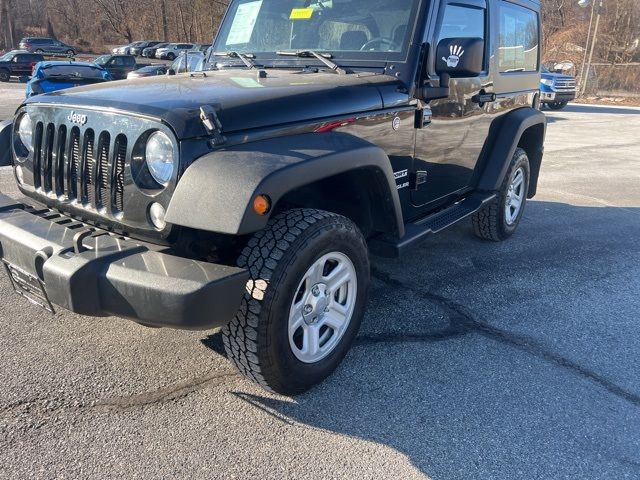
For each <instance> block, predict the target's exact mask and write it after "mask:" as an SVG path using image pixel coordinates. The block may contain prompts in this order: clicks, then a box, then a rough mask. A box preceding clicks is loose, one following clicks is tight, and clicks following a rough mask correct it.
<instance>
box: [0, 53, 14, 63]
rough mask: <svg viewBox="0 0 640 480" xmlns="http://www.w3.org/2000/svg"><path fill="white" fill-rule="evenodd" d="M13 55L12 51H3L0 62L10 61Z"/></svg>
mask: <svg viewBox="0 0 640 480" xmlns="http://www.w3.org/2000/svg"><path fill="white" fill-rule="evenodd" d="M15 56H16V54H15V53H13V52H9V53H5V54H4V55H2V56H1V57H0V62H10V61H11V60H13V57H15Z"/></svg>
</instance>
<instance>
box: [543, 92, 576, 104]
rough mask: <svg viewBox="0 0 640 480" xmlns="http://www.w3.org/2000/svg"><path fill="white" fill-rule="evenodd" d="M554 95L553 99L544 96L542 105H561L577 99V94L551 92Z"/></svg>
mask: <svg viewBox="0 0 640 480" xmlns="http://www.w3.org/2000/svg"><path fill="white" fill-rule="evenodd" d="M551 93H554V94H555V95H553V98H548V95H549V94H548V93H547V94H542V95H541V97H540V100H541V102H542V103H560V102H571V101H573V100H575V99H576V92H551Z"/></svg>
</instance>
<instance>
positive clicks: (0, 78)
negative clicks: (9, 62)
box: [0, 68, 11, 82]
mask: <svg viewBox="0 0 640 480" xmlns="http://www.w3.org/2000/svg"><path fill="white" fill-rule="evenodd" d="M10 80H11V72H9V70H6V69H4V68H3V69H0V82H8V81H10Z"/></svg>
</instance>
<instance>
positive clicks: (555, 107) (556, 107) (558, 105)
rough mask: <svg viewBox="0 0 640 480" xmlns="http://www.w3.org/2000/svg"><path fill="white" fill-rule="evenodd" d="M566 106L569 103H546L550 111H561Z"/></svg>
mask: <svg viewBox="0 0 640 480" xmlns="http://www.w3.org/2000/svg"><path fill="white" fill-rule="evenodd" d="M567 105H569V102H553V103H547V107H549V108H550V109H551V110H562V109H564V108H565V107H566V106H567Z"/></svg>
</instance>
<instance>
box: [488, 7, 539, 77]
mask: <svg viewBox="0 0 640 480" xmlns="http://www.w3.org/2000/svg"><path fill="white" fill-rule="evenodd" d="M499 15H500V34H499V36H498V66H499V69H500V73H510V72H536V71H537V70H538V51H539V45H538V39H539V29H538V15H537V14H536V13H535V12H534V11H532V10H529V9H527V8H524V7H520V6H518V5H514V4H512V3H508V2H504V1H503V2H500V13H499Z"/></svg>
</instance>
